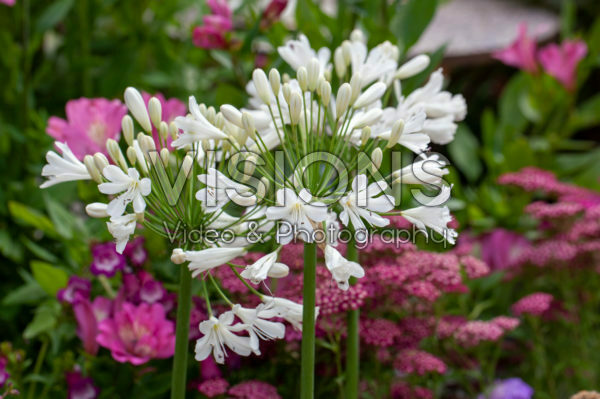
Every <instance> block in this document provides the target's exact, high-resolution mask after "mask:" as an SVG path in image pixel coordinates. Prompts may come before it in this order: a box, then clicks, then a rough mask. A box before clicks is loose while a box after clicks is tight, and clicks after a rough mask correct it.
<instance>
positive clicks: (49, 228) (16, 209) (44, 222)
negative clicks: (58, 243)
mask: <svg viewBox="0 0 600 399" xmlns="http://www.w3.org/2000/svg"><path fill="white" fill-rule="evenodd" d="M8 210H9V212H10V214H11V215H12V216H13V217H14V218H15V219H17V220H18V221H19V222H21V223H22V224H24V225H27V226H31V227H34V228H36V229H40V230H42V231H43V232H44V233H46V234H48V235H50V236H53V237H56V236H57V235H58V233H57V232H56V229H55V228H54V225H53V224H52V221H51V220H50V219H48V217H47V216H46V215H44V214H42V213H41V212H40V211H38V210H36V209H33V208H30V207H28V206H27V205H24V204H21V203H20V202H16V201H9V202H8Z"/></svg>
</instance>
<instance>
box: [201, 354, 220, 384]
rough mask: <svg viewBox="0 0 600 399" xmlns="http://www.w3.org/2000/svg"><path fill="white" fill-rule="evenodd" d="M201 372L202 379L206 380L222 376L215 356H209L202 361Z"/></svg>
mask: <svg viewBox="0 0 600 399" xmlns="http://www.w3.org/2000/svg"><path fill="white" fill-rule="evenodd" d="M200 374H201V375H202V379H205V380H212V379H219V378H221V370H219V366H217V362H215V358H214V357H212V356H209V357H207V358H206V359H204V360H203V361H201V362H200Z"/></svg>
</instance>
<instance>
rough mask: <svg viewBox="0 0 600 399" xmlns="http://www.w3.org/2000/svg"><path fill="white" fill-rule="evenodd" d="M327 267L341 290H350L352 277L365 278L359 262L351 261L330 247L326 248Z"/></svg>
mask: <svg viewBox="0 0 600 399" xmlns="http://www.w3.org/2000/svg"><path fill="white" fill-rule="evenodd" d="M325 266H327V269H328V270H329V271H330V272H331V275H332V276H333V279H334V280H335V281H336V282H337V284H338V287H339V288H340V289H341V290H344V291H346V290H347V289H348V288H349V286H350V285H349V283H348V279H349V278H350V277H356V278H363V277H364V276H365V271H364V269H363V268H362V267H361V265H359V264H358V263H357V262H352V261H349V260H348V259H346V258H344V257H343V256H342V254H340V252H339V251H338V250H337V249H335V248H333V247H332V246H330V245H326V246H325Z"/></svg>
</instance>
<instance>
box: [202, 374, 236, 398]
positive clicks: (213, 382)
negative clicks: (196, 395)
mask: <svg viewBox="0 0 600 399" xmlns="http://www.w3.org/2000/svg"><path fill="white" fill-rule="evenodd" d="M227 388H229V383H228V382H227V380H225V379H223V378H213V379H210V380H205V381H202V382H201V383H200V384H198V392H200V393H201V394H202V395H204V396H206V397H208V398H214V397H215V396H219V395H223V394H225V392H227Z"/></svg>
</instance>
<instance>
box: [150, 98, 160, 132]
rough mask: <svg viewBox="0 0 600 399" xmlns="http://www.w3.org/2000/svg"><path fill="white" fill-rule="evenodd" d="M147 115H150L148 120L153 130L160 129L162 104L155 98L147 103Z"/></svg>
mask: <svg viewBox="0 0 600 399" xmlns="http://www.w3.org/2000/svg"><path fill="white" fill-rule="evenodd" d="M148 113H149V114H150V120H151V121H152V124H153V125H154V127H155V128H157V129H158V128H160V122H162V104H161V103H160V100H159V99H158V98H156V97H152V98H151V99H150V101H148Z"/></svg>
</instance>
